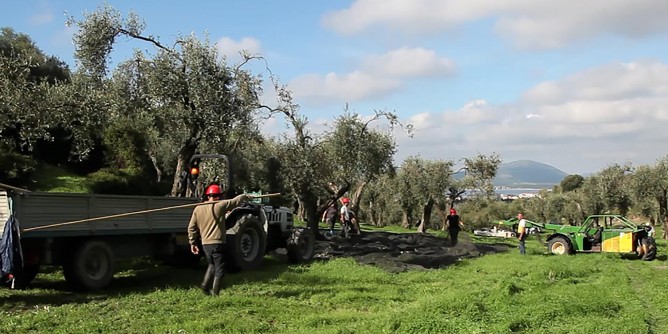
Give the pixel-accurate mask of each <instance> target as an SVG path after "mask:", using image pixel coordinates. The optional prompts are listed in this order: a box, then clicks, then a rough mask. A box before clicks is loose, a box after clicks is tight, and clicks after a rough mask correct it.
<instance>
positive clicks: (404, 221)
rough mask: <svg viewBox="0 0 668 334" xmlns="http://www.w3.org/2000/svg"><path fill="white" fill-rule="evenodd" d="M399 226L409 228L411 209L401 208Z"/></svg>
mask: <svg viewBox="0 0 668 334" xmlns="http://www.w3.org/2000/svg"><path fill="white" fill-rule="evenodd" d="M401 227H403V228H411V210H410V209H408V208H404V209H403V217H402V219H401Z"/></svg>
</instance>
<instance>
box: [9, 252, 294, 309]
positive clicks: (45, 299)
mask: <svg viewBox="0 0 668 334" xmlns="http://www.w3.org/2000/svg"><path fill="white" fill-rule="evenodd" d="M288 269H289V266H288V264H287V263H286V261H284V260H283V259H280V257H274V256H269V257H266V258H265V262H264V264H263V266H262V267H261V268H260V269H258V270H253V271H244V272H240V273H234V274H227V273H226V274H225V277H224V279H223V288H228V287H231V286H234V285H235V284H239V283H247V282H266V281H271V280H274V279H276V278H277V277H278V276H280V275H281V274H282V273H283V272H285V271H287V270H288ZM205 271H206V266H205V265H204V264H200V265H199V266H197V267H195V268H175V267H169V266H165V265H161V264H157V263H151V262H145V263H140V264H137V265H135V266H130V267H127V266H121V268H120V270H119V271H118V272H117V274H116V275H115V276H114V279H113V280H112V282H111V284H110V285H109V287H108V288H106V289H104V290H99V291H90V292H80V291H76V287H74V288H75V289H73V287H71V286H70V285H69V284H68V283H67V282H66V281H65V279H64V277H63V275H62V272H61V271H60V269H59V268H58V267H46V268H44V270H42V271H41V272H40V275H38V276H37V278H36V279H35V280H34V281H33V283H32V284H31V285H30V286H29V287H28V288H27V289H25V290H9V289H6V290H3V291H1V292H0V310H1V311H27V310H32V309H35V308H43V307H53V306H62V305H67V304H86V303H89V302H93V301H101V300H106V299H108V298H113V297H118V296H123V295H132V294H148V293H152V292H155V291H157V290H164V289H183V290H189V289H193V288H197V289H199V284H200V283H201V282H202V278H203V276H204V272H205Z"/></svg>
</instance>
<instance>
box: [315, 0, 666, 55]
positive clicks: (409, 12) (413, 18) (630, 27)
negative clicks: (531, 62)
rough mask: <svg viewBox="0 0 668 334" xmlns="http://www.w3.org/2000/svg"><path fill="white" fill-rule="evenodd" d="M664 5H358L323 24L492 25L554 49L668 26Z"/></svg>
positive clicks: (618, 1)
mask: <svg viewBox="0 0 668 334" xmlns="http://www.w3.org/2000/svg"><path fill="white" fill-rule="evenodd" d="M667 16H668V2H667V1H664V0H642V1H628V0H589V1H586V2H582V1H580V0H559V1H556V0H546V1H526V0H494V1H490V0H411V1H405V0H356V1H354V2H353V4H352V5H351V6H350V7H349V8H346V9H343V10H339V11H335V12H332V13H329V14H327V15H325V16H324V17H323V20H322V22H323V24H324V25H325V26H326V27H329V28H331V29H333V30H335V31H337V32H339V33H342V34H355V33H360V32H363V31H366V30H370V29H372V28H378V27H381V28H386V29H388V30H397V31H401V32H409V33H410V32H412V33H434V32H439V31H442V30H446V29H449V28H452V27H455V26H458V25H461V24H464V23H467V22H472V21H478V20H482V19H490V18H491V19H492V20H494V22H495V24H494V29H495V31H496V32H497V33H499V34H501V35H503V36H505V37H507V38H509V39H511V40H512V41H513V42H514V43H515V44H516V45H517V46H519V47H523V48H539V49H545V48H556V47H562V46H564V45H566V44H568V43H571V42H574V41H582V40H586V39H588V38H592V37H595V36H598V35H606V34H614V35H621V36H625V37H630V38H636V37H641V36H646V35H651V34H657V33H662V32H664V31H665V29H666V28H667V27H668V20H666V19H665V18H666V17H667Z"/></svg>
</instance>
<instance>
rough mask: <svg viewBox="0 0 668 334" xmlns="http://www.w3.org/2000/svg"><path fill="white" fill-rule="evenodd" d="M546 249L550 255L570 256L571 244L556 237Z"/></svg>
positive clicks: (564, 239)
mask: <svg viewBox="0 0 668 334" xmlns="http://www.w3.org/2000/svg"><path fill="white" fill-rule="evenodd" d="M547 249H549V250H550V253H552V254H556V255H565V254H571V252H572V251H573V250H572V247H571V244H570V243H569V242H568V241H567V240H566V238H564V237H556V238H554V239H552V240H550V242H549V243H548V244H547Z"/></svg>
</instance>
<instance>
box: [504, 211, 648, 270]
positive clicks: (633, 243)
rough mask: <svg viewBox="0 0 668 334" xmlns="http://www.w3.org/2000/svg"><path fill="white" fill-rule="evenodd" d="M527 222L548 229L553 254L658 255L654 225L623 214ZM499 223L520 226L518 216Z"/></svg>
mask: <svg viewBox="0 0 668 334" xmlns="http://www.w3.org/2000/svg"><path fill="white" fill-rule="evenodd" d="M526 222H527V224H526V225H527V226H526V227H527V228H532V227H537V228H538V229H539V230H540V231H542V232H544V233H549V236H548V237H547V239H546V240H545V242H546V245H547V249H548V250H549V251H550V252H551V253H552V254H557V255H563V254H573V253H576V252H582V253H598V252H606V253H635V254H637V255H638V256H641V257H642V258H643V260H648V261H651V260H654V258H655V257H656V241H655V240H654V237H653V235H652V234H653V233H651V231H652V228H651V226H648V225H637V224H635V223H633V222H631V221H630V220H628V219H627V218H625V217H624V216H621V215H593V216H589V217H587V219H586V220H585V221H584V222H583V223H582V224H581V225H579V226H572V225H561V224H550V223H547V224H543V223H537V222H533V221H530V220H526ZM499 224H500V225H504V226H510V227H511V228H513V229H514V230H517V225H518V220H517V219H515V218H513V219H509V220H502V221H499Z"/></svg>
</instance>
